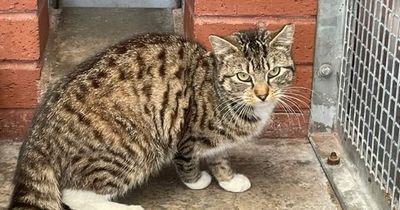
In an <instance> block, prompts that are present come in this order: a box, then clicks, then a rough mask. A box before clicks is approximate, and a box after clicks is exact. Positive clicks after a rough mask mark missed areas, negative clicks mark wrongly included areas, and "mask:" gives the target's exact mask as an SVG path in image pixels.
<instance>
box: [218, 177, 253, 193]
mask: <svg viewBox="0 0 400 210" xmlns="http://www.w3.org/2000/svg"><path fill="white" fill-rule="evenodd" d="M219 186H221V187H222V188H223V189H224V190H226V191H229V192H244V191H246V190H248V189H249V188H250V187H251V183H250V180H249V179H248V178H247V177H245V176H244V175H242V174H235V175H234V176H233V178H232V179H231V180H229V181H222V182H219Z"/></svg>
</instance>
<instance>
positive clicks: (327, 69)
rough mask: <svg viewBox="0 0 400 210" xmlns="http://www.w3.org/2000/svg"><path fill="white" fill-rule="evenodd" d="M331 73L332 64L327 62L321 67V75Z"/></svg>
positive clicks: (326, 75) (325, 75)
mask: <svg viewBox="0 0 400 210" xmlns="http://www.w3.org/2000/svg"><path fill="white" fill-rule="evenodd" d="M330 74H332V66H331V65H330V64H327V63H325V64H322V65H321V66H320V67H319V70H318V76H319V77H328V76H329V75H330Z"/></svg>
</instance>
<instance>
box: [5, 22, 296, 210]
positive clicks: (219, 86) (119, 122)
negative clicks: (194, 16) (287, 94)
mask: <svg viewBox="0 0 400 210" xmlns="http://www.w3.org/2000/svg"><path fill="white" fill-rule="evenodd" d="M293 30H294V29H293V26H292V25H287V26H285V27H284V28H282V29H281V30H278V31H272V32H270V31H267V30H264V29H256V30H250V31H244V32H238V33H235V34H233V35H231V36H229V37H225V38H221V37H216V36H212V37H210V41H211V44H212V45H213V53H212V52H207V51H206V50H205V49H204V48H203V47H202V46H200V45H198V44H196V43H193V42H189V41H187V40H185V39H183V38H181V37H178V36H175V35H168V34H145V35H140V36H136V37H134V38H132V39H129V40H127V41H124V42H121V43H119V44H117V45H115V46H113V47H111V48H109V49H107V50H105V51H104V52H102V53H99V54H98V55H96V56H95V57H93V58H92V59H89V60H88V61H86V62H84V63H82V64H81V65H79V66H78V67H77V69H76V70H75V71H73V73H71V74H69V75H68V76H66V77H65V78H63V79H61V80H60V81H58V82H56V83H55V84H54V85H52V87H50V88H49V90H48V91H47V93H46V94H45V95H44V97H43V98H42V100H41V104H40V106H39V108H38V110H37V112H36V115H35V117H34V120H33V124H32V127H31V129H30V132H29V136H28V138H27V139H26V141H25V142H24V144H23V146H22V149H21V152H20V156H19V161H18V166H17V170H16V175H15V180H14V182H15V188H14V191H13V195H12V200H11V203H10V207H9V208H10V209H48V210H55V209H62V208H64V207H65V205H64V207H63V204H62V202H61V197H62V194H61V192H62V190H63V189H76V190H83V191H90V192H95V193H97V194H102V195H111V196H117V195H120V194H123V193H125V192H126V191H127V190H128V189H129V188H132V187H135V186H138V185H140V184H141V183H143V182H144V181H146V180H147V178H148V177H149V176H150V175H151V174H154V173H156V172H157V171H159V170H160V169H161V167H162V166H163V165H165V164H166V163H168V162H171V161H173V162H174V163H175V165H176V168H177V170H178V174H179V175H180V177H181V179H182V181H183V182H185V183H192V182H195V181H196V180H198V179H199V178H200V170H199V165H198V162H199V160H200V158H201V157H202V156H204V154H209V158H210V165H211V168H212V169H211V170H212V172H213V173H214V176H215V177H216V178H217V179H218V180H219V181H226V180H229V179H230V178H232V177H233V170H232V169H231V168H230V167H229V162H228V161H227V160H226V158H225V157H224V156H220V155H217V156H215V158H214V160H213V158H212V157H211V156H210V155H211V153H212V152H210V151H214V150H215V151H218V150H223V149H224V148H226V147H229V146H232V145H235V144H237V143H239V142H243V141H245V140H247V139H250V138H252V137H253V136H255V135H257V133H258V132H259V131H260V129H261V128H262V127H263V126H264V124H265V123H266V121H267V120H268V118H269V114H270V113H271V112H272V110H273V108H274V106H275V103H276V97H277V92H279V88H280V87H281V86H286V85H287V84H289V83H290V82H291V80H292V78H293V73H294V72H293V71H294V68H293V62H292V60H291V57H290V47H291V43H292V36H293ZM274 68H275V69H276V68H279V69H281V70H280V73H279V75H277V76H274V77H273V78H272V77H269V76H268V75H269V74H270V73H269V72H270V71H271V70H272V69H274ZM238 72H245V73H246V74H248V75H249V76H250V77H251V78H252V81H251V82H243V81H239V80H238V78H237V77H238V75H237V73H238ZM244 77H246V75H245V76H244ZM258 83H260V84H261V83H262V84H264V86H260V87H261V89H262V88H263V87H264V88H269V89H268V90H265V89H264V90H260V91H261V92H263V94H264V95H265V94H267V95H268V96H267V98H266V100H265V101H263V100H260V96H259V95H257V91H256V92H255V91H254V87H255V85H256V84H258ZM218 148H222V149H218ZM207 152H210V153H207ZM65 208H66V207H65Z"/></svg>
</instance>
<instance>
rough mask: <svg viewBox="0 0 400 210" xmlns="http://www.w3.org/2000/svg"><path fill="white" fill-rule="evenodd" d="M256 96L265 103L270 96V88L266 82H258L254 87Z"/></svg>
mask: <svg viewBox="0 0 400 210" xmlns="http://www.w3.org/2000/svg"><path fill="white" fill-rule="evenodd" d="M254 94H255V95H256V96H257V98H259V99H261V101H265V99H266V98H267V97H268V94H269V87H268V85H267V84H266V83H265V82H257V83H256V84H255V85H254Z"/></svg>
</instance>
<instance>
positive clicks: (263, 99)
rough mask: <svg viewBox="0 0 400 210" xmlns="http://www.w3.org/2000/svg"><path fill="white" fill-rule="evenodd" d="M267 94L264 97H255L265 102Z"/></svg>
mask: <svg viewBox="0 0 400 210" xmlns="http://www.w3.org/2000/svg"><path fill="white" fill-rule="evenodd" d="M267 96H268V94H264V95H257V98H259V99H261V101H265V99H266V98H267Z"/></svg>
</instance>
